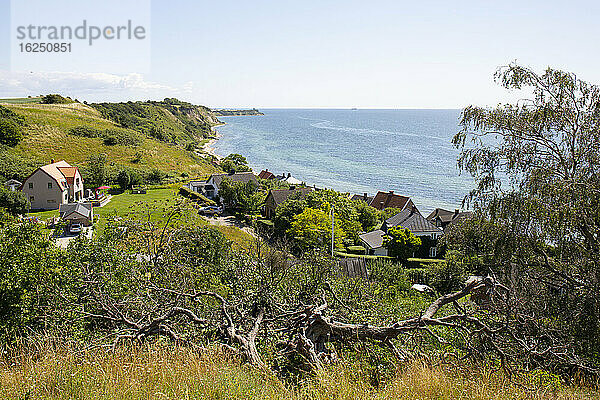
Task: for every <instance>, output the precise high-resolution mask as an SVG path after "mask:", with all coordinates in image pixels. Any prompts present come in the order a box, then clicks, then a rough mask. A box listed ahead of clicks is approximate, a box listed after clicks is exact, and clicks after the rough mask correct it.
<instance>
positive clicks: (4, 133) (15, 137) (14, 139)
mask: <svg viewBox="0 0 600 400" xmlns="http://www.w3.org/2000/svg"><path fill="white" fill-rule="evenodd" d="M21 139H23V131H22V130H21V127H20V126H19V125H18V124H17V123H16V122H14V121H12V120H9V119H0V143H2V144H6V145H8V146H16V145H17V144H18V143H19V142H20V141H21Z"/></svg>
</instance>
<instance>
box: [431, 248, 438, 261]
mask: <svg viewBox="0 0 600 400" xmlns="http://www.w3.org/2000/svg"><path fill="white" fill-rule="evenodd" d="M436 256H437V247H430V248H429V257H431V258H435V257H436Z"/></svg>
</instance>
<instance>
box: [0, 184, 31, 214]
mask: <svg viewBox="0 0 600 400" xmlns="http://www.w3.org/2000/svg"><path fill="white" fill-rule="evenodd" d="M0 207H3V208H5V209H6V211H8V212H9V213H10V214H13V215H18V214H26V213H27V212H28V211H29V208H30V204H29V201H28V200H27V197H25V195H24V194H23V193H22V192H20V191H16V192H13V191H11V190H8V189H7V188H5V187H4V186H2V187H0Z"/></svg>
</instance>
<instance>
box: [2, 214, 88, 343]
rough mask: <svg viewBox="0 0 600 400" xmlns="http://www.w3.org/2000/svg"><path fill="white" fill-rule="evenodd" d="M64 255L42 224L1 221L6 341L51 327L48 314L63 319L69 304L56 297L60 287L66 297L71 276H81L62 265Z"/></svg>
mask: <svg viewBox="0 0 600 400" xmlns="http://www.w3.org/2000/svg"><path fill="white" fill-rule="evenodd" d="M61 256H62V255H61V250H60V249H58V248H57V247H56V246H55V245H53V244H52V243H50V242H49V241H48V239H47V234H45V233H44V232H42V231H41V228H40V225H39V224H37V223H33V222H24V223H18V222H17V221H12V220H6V219H5V218H2V221H0V336H2V337H3V338H4V339H5V341H9V340H11V339H14V338H15V336H16V335H21V334H24V333H25V332H36V331H37V332H41V331H42V330H43V329H45V328H48V329H49V328H50V325H49V324H48V323H47V317H45V316H48V315H50V316H53V317H52V318H54V317H56V318H57V319H58V318H59V313H62V311H59V307H61V306H62V307H64V306H65V303H64V300H62V301H61V300H59V297H58V296H55V294H56V295H58V294H59V291H58V290H56V288H57V287H60V290H61V291H63V293H62V295H65V298H66V297H67V296H68V295H67V294H66V293H65V292H66V291H68V287H69V285H70V282H71V279H74V278H75V277H77V275H78V274H77V272H76V271H72V270H70V268H69V267H68V266H67V265H65V264H62V263H63V261H62V257H61ZM57 301H58V303H57ZM54 311H57V313H56V314H54V315H53V313H54ZM70 322H72V321H70Z"/></svg>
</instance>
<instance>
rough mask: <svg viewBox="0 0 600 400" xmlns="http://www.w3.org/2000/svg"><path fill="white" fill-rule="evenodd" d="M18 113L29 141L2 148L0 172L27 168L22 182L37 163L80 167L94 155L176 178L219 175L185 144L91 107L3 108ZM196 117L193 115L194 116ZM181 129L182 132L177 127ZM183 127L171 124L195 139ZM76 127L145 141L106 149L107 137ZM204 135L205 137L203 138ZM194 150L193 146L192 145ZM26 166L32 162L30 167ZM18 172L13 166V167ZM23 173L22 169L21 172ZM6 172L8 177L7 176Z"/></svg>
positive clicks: (206, 126) (201, 122)
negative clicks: (123, 123)
mask: <svg viewBox="0 0 600 400" xmlns="http://www.w3.org/2000/svg"><path fill="white" fill-rule="evenodd" d="M3 105H4V106H5V107H7V108H9V109H10V110H12V111H14V112H15V113H17V114H19V115H21V116H23V117H25V122H26V126H25V127H24V131H25V137H24V138H23V140H22V141H21V142H20V143H19V144H18V145H16V146H15V147H3V148H2V149H0V163H1V164H4V166H3V168H2V169H3V171H0V174H4V175H7V173H5V172H4V171H6V170H7V169H8V170H10V169H11V167H14V165H12V166H11V165H9V164H17V163H21V164H23V165H24V166H23V168H22V169H23V170H22V171H19V172H17V173H13V175H15V174H16V175H17V176H15V177H17V178H22V176H19V175H23V174H25V173H27V171H28V170H31V169H32V168H34V167H35V166H37V165H41V164H44V163H48V162H50V160H51V159H54V160H63V159H64V160H66V161H67V162H69V163H72V164H75V165H80V166H81V165H85V163H86V160H87V158H88V157H89V156H90V155H92V154H106V155H107V157H108V160H109V162H110V163H111V164H113V165H116V166H119V165H121V166H130V167H133V168H137V169H144V170H149V169H153V168H157V169H159V170H161V171H163V172H166V173H170V174H171V175H180V174H181V173H186V174H188V175H190V176H202V175H207V174H210V173H213V172H217V171H218V168H216V167H215V166H213V165H212V164H211V162H210V161H209V160H205V159H204V158H202V157H198V156H197V155H196V154H194V152H192V151H188V150H186V149H185V148H184V147H183V145H178V144H176V143H173V142H168V143H167V142H165V141H161V140H158V139H156V138H154V137H151V136H150V135H148V134H146V133H144V131H143V130H142V131H141V132H140V130H138V129H130V128H123V127H122V126H120V125H119V124H117V123H115V122H114V121H111V120H108V119H106V118H104V117H103V116H102V115H101V113H100V112H99V111H98V110H97V109H95V108H93V107H91V106H88V105H85V104H80V103H73V104H47V105H46V104H7V103H5V104H3ZM155 107H156V108H155V111H157V112H160V113H162V114H163V115H164V116H165V118H170V119H172V120H177V121H179V120H178V119H177V118H176V117H175V116H173V114H171V113H170V112H169V111H168V110H166V109H163V108H161V107H160V106H155ZM190 118H191V117H190ZM196 123H197V124H198V125H199V126H202V127H203V128H204V129H206V130H208V131H209V132H210V125H209V124H208V123H206V122H205V121H204V120H197V121H196ZM175 125H178V129H176V128H175ZM183 125H184V124H183V123H179V122H174V123H173V125H172V126H170V128H171V130H170V132H172V133H173V134H174V135H178V136H179V137H182V138H183V137H185V138H187V139H188V140H193V136H191V135H190V133H189V132H188V131H187V130H186V129H185V127H184V126H183ZM75 127H88V128H93V129H97V130H102V131H104V130H107V129H109V130H112V131H115V132H121V133H123V134H127V135H137V136H138V137H140V138H141V141H140V143H139V145H137V146H124V145H106V144H105V143H104V140H103V138H102V137H93V138H90V137H83V136H76V135H73V134H71V133H69V132H70V130H71V129H72V128H75ZM198 136H199V137H202V136H201V135H198ZM188 148H189V147H188ZM25 164H27V165H26V166H25ZM13 169H14V168H13ZM17 169H18V168H17ZM3 172H4V173H3Z"/></svg>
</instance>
